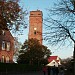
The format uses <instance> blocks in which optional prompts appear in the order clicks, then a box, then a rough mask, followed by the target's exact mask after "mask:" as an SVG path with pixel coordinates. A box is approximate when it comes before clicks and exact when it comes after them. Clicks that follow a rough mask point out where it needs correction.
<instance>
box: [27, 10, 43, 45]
mask: <svg viewBox="0 0 75 75" xmlns="http://www.w3.org/2000/svg"><path fill="white" fill-rule="evenodd" d="M42 22H43V19H42V11H40V10H37V11H31V12H30V16H29V36H28V38H29V39H31V38H36V39H37V40H39V42H40V44H42ZM34 28H36V35H35V34H34V31H35V30H34Z"/></svg>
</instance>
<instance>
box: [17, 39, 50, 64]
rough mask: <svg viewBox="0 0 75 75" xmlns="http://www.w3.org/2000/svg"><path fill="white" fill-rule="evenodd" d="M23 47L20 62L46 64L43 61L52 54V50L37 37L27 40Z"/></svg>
mask: <svg viewBox="0 0 75 75" xmlns="http://www.w3.org/2000/svg"><path fill="white" fill-rule="evenodd" d="M21 49H22V50H21V51H20V55H19V57H18V63H26V64H27V63H29V64H33V65H35V64H37V65H40V64H45V63H43V62H42V61H43V60H45V61H46V60H47V57H48V56H50V54H51V52H50V50H49V49H47V47H46V46H44V45H41V44H40V43H39V41H38V40H36V39H30V40H28V41H25V43H24V45H23V46H22V48H21Z"/></svg>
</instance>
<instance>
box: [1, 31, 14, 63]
mask: <svg viewBox="0 0 75 75" xmlns="http://www.w3.org/2000/svg"><path fill="white" fill-rule="evenodd" d="M13 55H14V38H13V36H12V35H11V33H10V31H9V30H2V32H1V34H0V62H2V63H13Z"/></svg>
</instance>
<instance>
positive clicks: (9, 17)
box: [0, 0, 27, 32]
mask: <svg viewBox="0 0 75 75" xmlns="http://www.w3.org/2000/svg"><path fill="white" fill-rule="evenodd" d="M18 2H19V0H0V30H4V29H7V30H8V29H9V30H12V31H13V32H15V31H22V29H23V28H26V21H25V17H26V15H27V10H25V11H23V10H22V8H21V7H20V6H19V3H18Z"/></svg>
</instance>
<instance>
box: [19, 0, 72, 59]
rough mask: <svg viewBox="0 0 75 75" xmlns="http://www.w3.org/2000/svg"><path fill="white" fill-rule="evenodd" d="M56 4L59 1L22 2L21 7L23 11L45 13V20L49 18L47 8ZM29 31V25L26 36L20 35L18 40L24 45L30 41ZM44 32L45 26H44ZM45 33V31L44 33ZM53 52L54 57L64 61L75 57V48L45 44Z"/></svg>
mask: <svg viewBox="0 0 75 75" xmlns="http://www.w3.org/2000/svg"><path fill="white" fill-rule="evenodd" d="M54 3H57V0H20V3H19V4H20V6H21V7H23V10H25V9H27V10H28V12H30V11H35V10H37V9H39V10H41V11H42V12H43V19H45V18H46V17H47V10H46V9H47V8H52V7H53V5H54ZM27 20H28V21H27V23H29V14H28V16H27ZM28 30H29V24H28V27H27V29H25V30H24V35H19V36H18V39H19V41H20V42H21V43H22V44H23V43H24V41H25V40H26V39H28ZM43 30H44V26H43ZM43 32H44V31H43ZM43 44H44V45H46V46H47V47H48V48H49V49H50V50H51V52H52V55H57V56H59V57H60V58H62V59H64V58H67V57H70V56H72V55H73V47H72V46H67V45H64V46H62V47H60V48H59V46H51V45H50V44H48V43H47V42H46V41H44V42H43Z"/></svg>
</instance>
